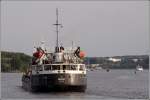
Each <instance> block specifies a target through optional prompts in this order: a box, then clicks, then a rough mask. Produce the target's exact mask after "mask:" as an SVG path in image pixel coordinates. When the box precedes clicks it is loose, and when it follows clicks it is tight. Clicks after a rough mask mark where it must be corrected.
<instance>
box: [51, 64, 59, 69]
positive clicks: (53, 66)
mask: <svg viewBox="0 0 150 100" xmlns="http://www.w3.org/2000/svg"><path fill="white" fill-rule="evenodd" d="M52 70H60V65H52Z"/></svg>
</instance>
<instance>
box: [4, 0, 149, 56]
mask: <svg viewBox="0 0 150 100" xmlns="http://www.w3.org/2000/svg"><path fill="white" fill-rule="evenodd" d="M149 7H150V5H149V1H134V0H133V1H128V0H127V1H125V0H124V1H118V0H116V1H103V0H102V1H70V2H69V1H62V2H60V1H2V2H1V50H3V51H13V52H23V53H26V54H29V55H31V54H32V52H33V48H34V46H39V44H40V42H41V41H45V46H46V47H48V48H49V49H50V50H53V49H54V47H55V44H56V30H55V26H54V25H53V24H54V23H55V22H56V8H58V10H59V22H60V23H61V24H62V25H63V28H60V29H59V43H60V44H62V45H63V46H64V47H69V46H71V44H72V41H73V43H74V46H80V47H81V49H82V50H84V51H85V53H86V56H92V57H95V56H96V57H99V56H122V55H143V54H148V53H149V36H150V35H149V26H150V25H149V22H150V21H149V17H150V16H149Z"/></svg>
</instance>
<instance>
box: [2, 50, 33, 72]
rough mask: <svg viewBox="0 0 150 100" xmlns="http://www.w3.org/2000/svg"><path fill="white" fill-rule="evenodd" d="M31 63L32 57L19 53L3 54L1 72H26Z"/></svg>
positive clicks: (4, 52) (3, 52)
mask: <svg viewBox="0 0 150 100" xmlns="http://www.w3.org/2000/svg"><path fill="white" fill-rule="evenodd" d="M30 62H31V56H29V55H26V54H24V53H18V52H6V51H2V52H1V71H2V72H13V71H24V70H26V68H27V66H28V65H29V63H30Z"/></svg>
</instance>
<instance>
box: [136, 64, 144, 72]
mask: <svg viewBox="0 0 150 100" xmlns="http://www.w3.org/2000/svg"><path fill="white" fill-rule="evenodd" d="M136 70H137V71H141V72H142V71H143V67H142V66H140V65H139V64H138V65H137V66H136Z"/></svg>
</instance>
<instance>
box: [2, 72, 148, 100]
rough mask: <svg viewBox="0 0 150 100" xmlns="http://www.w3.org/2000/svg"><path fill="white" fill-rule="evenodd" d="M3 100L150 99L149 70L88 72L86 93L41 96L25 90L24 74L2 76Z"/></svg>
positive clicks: (44, 93) (43, 94) (49, 93)
mask: <svg viewBox="0 0 150 100" xmlns="http://www.w3.org/2000/svg"><path fill="white" fill-rule="evenodd" d="M1 75H2V78H1V80H2V94H1V95H2V98H11V99H13V98H14V99H15V98H24V99H26V98H29V99H34V98H35V99H36V98H53V99H72V100H73V99H78V100H80V99H81V100H82V99H105V98H106V99H108V98H111V99H112V98H132V99H146V98H148V70H144V71H143V72H137V73H136V74H135V73H134V70H110V71H109V72H106V70H95V71H88V72H87V78H88V79H87V80H88V81H87V90H86V92H85V93H79V92H38V93H31V92H27V91H25V90H23V89H22V87H21V74H19V73H2V74H1Z"/></svg>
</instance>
